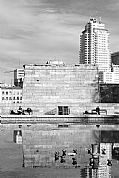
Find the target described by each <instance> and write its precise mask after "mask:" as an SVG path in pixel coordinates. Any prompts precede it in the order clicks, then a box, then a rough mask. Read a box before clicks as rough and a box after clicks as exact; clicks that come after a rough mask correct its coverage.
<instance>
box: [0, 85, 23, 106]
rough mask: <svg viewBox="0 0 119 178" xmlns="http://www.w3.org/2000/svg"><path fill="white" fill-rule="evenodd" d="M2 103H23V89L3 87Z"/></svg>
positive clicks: (0, 98)
mask: <svg viewBox="0 0 119 178" xmlns="http://www.w3.org/2000/svg"><path fill="white" fill-rule="evenodd" d="M0 101H1V103H22V88H21V87H1V88H0Z"/></svg>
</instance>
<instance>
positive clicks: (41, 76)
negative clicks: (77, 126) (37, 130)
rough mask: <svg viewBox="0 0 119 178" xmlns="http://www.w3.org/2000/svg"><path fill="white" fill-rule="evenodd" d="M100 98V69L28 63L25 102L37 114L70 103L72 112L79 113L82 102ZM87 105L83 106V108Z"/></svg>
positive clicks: (24, 86)
mask: <svg viewBox="0 0 119 178" xmlns="http://www.w3.org/2000/svg"><path fill="white" fill-rule="evenodd" d="M97 101H98V81H97V69H96V68H95V67H92V66H86V65H74V66H65V65H39V66H37V65H26V66H25V79H24V84H23V106H24V107H31V108H32V109H33V111H34V114H46V113H49V112H51V113H52V112H53V111H56V113H57V108H58V106H69V108H70V114H75V113H79V110H80V109H79V108H80V106H82V104H84V105H85V104H86V103H88V105H89V104H91V103H95V102H97ZM82 110H83V109H81V112H82Z"/></svg>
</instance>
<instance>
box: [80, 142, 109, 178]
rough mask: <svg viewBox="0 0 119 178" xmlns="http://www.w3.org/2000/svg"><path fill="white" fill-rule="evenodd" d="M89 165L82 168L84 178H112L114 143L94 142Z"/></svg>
mask: <svg viewBox="0 0 119 178" xmlns="http://www.w3.org/2000/svg"><path fill="white" fill-rule="evenodd" d="M90 155H91V158H90V160H89V166H87V167H85V168H83V169H81V177H82V178H111V166H112V161H111V160H112V144H111V143H100V144H93V145H92V148H91V150H90Z"/></svg>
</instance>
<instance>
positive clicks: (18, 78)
mask: <svg viewBox="0 0 119 178" xmlns="http://www.w3.org/2000/svg"><path fill="white" fill-rule="evenodd" d="M23 80H24V69H15V70H14V85H15V86H20V87H22V86H23Z"/></svg>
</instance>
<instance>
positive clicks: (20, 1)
mask: <svg viewBox="0 0 119 178" xmlns="http://www.w3.org/2000/svg"><path fill="white" fill-rule="evenodd" d="M114 1H115V2H117V0H114ZM117 6H118V4H117ZM114 8H117V7H115V5H114V4H112V1H111V0H108V4H107V2H105V1H102V2H100V1H98V0H90V1H89V0H73V1H72V0H0V46H1V47H0V65H1V66H2V67H3V68H2V69H1V71H3V69H5V68H6V70H8V69H10V70H11V69H14V68H15V67H17V66H18V63H19V59H20V60H21V64H25V63H44V62H45V60H47V59H48V58H49V59H52V58H53V59H54V58H58V59H60V58H61V60H64V62H67V63H76V62H78V49H79V34H80V33H81V31H82V30H83V29H84V26H85V24H86V23H87V21H89V18H90V17H93V16H96V17H97V16H98V17H100V16H102V20H103V22H104V23H106V24H107V25H106V26H107V28H109V30H110V32H111V36H112V38H111V43H112V44H113V45H111V48H112V49H113V51H114V48H116V49H117V50H118V47H117V46H118V45H117V44H118V43H119V41H118V38H117V36H118V35H119V34H118V31H119V30H118V28H117V24H116V22H117V19H118V15H119V14H118V12H116V13H115V12H114V11H113V12H112V10H113V9H114ZM114 18H115V19H116V21H115V22H114ZM112 19H113V20H112ZM0 76H1V78H3V77H4V74H3V73H2V72H1V73H0ZM9 78H10V75H9ZM1 80H2V79H1Z"/></svg>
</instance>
